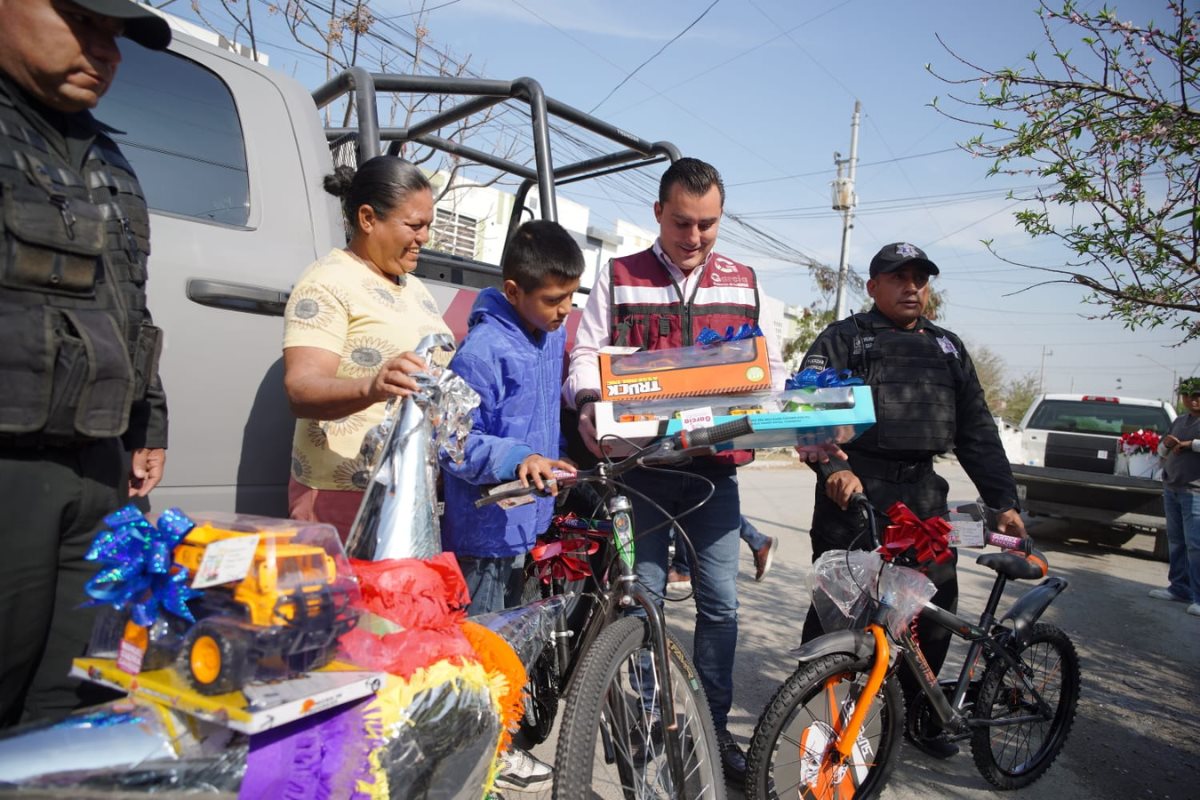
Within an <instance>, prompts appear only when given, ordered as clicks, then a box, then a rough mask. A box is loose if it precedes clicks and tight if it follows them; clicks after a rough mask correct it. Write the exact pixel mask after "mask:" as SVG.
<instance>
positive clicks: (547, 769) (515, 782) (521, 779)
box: [496, 747, 554, 789]
mask: <svg viewBox="0 0 1200 800" xmlns="http://www.w3.org/2000/svg"><path fill="white" fill-rule="evenodd" d="M552 777H554V768H553V767H551V766H550V765H549V764H547V763H545V762H543V761H539V760H537V759H536V758H534V757H533V756H532V755H530V754H529V753H528V752H527V751H525V750H522V749H520V748H519V747H514V748H512V749H511V750H509V751H508V752H507V753H505V754H504V755H502V756H501V757H500V774H498V775H497V776H496V786H497V787H499V788H501V789H529V788H531V787H534V788H536V787H540V786H541V785H542V784H544V783H546V782H547V781H549V780H550V779H551V778H552Z"/></svg>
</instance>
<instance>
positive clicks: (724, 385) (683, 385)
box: [599, 336, 771, 401]
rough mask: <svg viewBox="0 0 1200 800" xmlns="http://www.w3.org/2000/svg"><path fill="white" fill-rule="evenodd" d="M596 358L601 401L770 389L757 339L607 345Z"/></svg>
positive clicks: (764, 353)
mask: <svg viewBox="0 0 1200 800" xmlns="http://www.w3.org/2000/svg"><path fill="white" fill-rule="evenodd" d="M599 355H600V399H601V400H611V401H625V400H644V399H653V398H663V397H695V396H699V395H707V394H734V393H739V392H755V391H762V390H766V389H770V388H771V367H770V364H769V363H768V360H767V343H766V340H765V339H763V338H762V337H761V336H756V337H754V338H752V339H739V340H738V341H734V342H720V343H718V344H715V345H711V346H708V347H700V346H696V345H693V346H691V347H674V348H669V349H666V350H636V349H633V348H629V347H605V348H602V349H601V350H600V354H599Z"/></svg>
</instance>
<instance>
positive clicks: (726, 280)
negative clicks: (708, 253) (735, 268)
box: [708, 272, 750, 287]
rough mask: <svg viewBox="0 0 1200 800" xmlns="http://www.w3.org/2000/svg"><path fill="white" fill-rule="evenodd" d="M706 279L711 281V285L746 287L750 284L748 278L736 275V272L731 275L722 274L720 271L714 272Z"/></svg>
mask: <svg viewBox="0 0 1200 800" xmlns="http://www.w3.org/2000/svg"><path fill="white" fill-rule="evenodd" d="M708 279H709V281H711V282H712V285H713V286H739V287H747V286H749V285H750V281H749V280H747V279H746V278H744V277H742V276H741V275H738V274H737V273H736V272H734V274H732V275H722V274H721V273H720V272H714V273H712V274H711V275H709V276H708Z"/></svg>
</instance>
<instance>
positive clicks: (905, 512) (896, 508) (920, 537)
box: [879, 503, 953, 565]
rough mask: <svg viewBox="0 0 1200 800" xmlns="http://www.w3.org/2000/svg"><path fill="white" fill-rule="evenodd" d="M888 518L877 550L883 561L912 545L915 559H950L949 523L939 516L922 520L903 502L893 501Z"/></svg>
mask: <svg viewBox="0 0 1200 800" xmlns="http://www.w3.org/2000/svg"><path fill="white" fill-rule="evenodd" d="M887 515H888V519H890V520H891V521H892V524H891V525H888V526H887V528H886V529H885V530H884V532H883V546H882V547H880V548H879V554H880V555H881V556H882V557H883V559H884V560H885V561H891V560H892V559H893V558H896V557H897V556H899V555H901V554H903V553H905V552H907V551H908V550H909V549H912V550H913V551H914V552H915V554H916V559H917V563H919V564H922V565H926V564H930V563H937V564H941V563H943V562H945V561H948V560H950V558H951V557H952V556H953V553H951V551H950V539H949V537H948V536H947V534H949V533H950V530H951V526H950V523H949V522H947V521H946V520H944V519H942V518H941V517H930V518H929V519H927V520H921V519H920V518H919V517H918V516H917V515H916V514H914V513H913V512H912V511H911V510H910V509H909V507H908V506H906V505H904V503H896V504H895V505H893V506H892V507H891V508H889V509H888V510H887Z"/></svg>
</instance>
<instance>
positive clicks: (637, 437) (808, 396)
mask: <svg viewBox="0 0 1200 800" xmlns="http://www.w3.org/2000/svg"><path fill="white" fill-rule="evenodd" d="M801 401H803V402H801ZM797 407H798V409H799V410H791V411H784V410H775V409H782V408H797ZM595 408H596V434H597V436H598V437H599V439H600V444H601V447H603V448H604V451H605V452H606V453H607V454H608V455H610V456H614V457H620V456H625V455H628V454H629V453H631V452H633V450H634V448H636V447H644V446H645V445H647V444H649V443H650V442H652V441H654V440H655V439H657V438H660V437H662V436H669V435H671V434H673V433H678V432H679V431H680V430H682V429H683V419H682V418H683V416H684V415H687V414H689V412H694V411H696V410H704V409H709V410H711V412H712V413H711V417H712V424H714V425H720V424H721V423H725V422H732V421H734V420H737V419H741V418H743V417H746V416H748V417H749V419H750V423H751V425H752V426H753V428H754V432H753V433H751V434H749V435H747V436H742V437H739V438H737V439H734V440H733V441H732V442H727V443H725V444H722V445H720V446H718V448H717V449H718V450H753V449H756V448H760V447H793V446H795V445H797V444H821V443H827V442H835V443H837V444H845V443H846V442H849V441H852V440H853V439H854V438H855V437H857V436H858V435H859V434H861V433H862V432H863V431H865V430H866V429H867V428H869V427H871V426H872V425H874V424H875V405H874V403H873V402H872V399H871V389H870V387H867V386H847V387H841V388H833V389H801V390H795V391H791V392H766V393H759V394H753V395H731V396H722V397H684V398H676V399H674V400H670V401H656V402H647V403H611V402H600V403H596V406H595ZM637 417H642V418H641V419H637ZM622 418H624V420H625V421H622ZM606 436H609V437H620V438H608V439H605V437H606Z"/></svg>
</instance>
